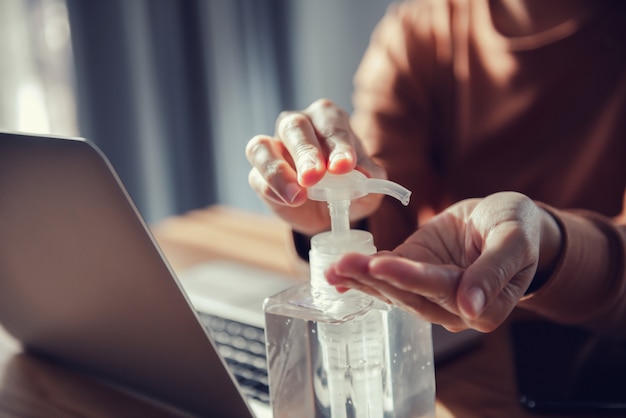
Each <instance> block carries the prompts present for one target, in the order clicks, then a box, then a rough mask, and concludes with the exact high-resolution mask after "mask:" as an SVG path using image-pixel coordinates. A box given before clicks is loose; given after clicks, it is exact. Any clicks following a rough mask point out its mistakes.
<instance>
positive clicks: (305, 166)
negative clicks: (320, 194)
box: [298, 159, 318, 172]
mask: <svg viewBox="0 0 626 418" xmlns="http://www.w3.org/2000/svg"><path fill="white" fill-rule="evenodd" d="M298 165H299V171H302V172H304V171H309V170H317V167H318V164H317V161H315V160H313V159H306V160H304V161H301V162H300V164H298Z"/></svg>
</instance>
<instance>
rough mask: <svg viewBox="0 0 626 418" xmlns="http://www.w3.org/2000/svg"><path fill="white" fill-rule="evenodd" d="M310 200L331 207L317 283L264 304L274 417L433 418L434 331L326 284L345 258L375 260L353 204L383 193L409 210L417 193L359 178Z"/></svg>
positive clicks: (321, 187) (318, 239) (333, 179)
mask: <svg viewBox="0 0 626 418" xmlns="http://www.w3.org/2000/svg"><path fill="white" fill-rule="evenodd" d="M307 193H308V197H309V199H312V200H319V201H326V202H328V207H329V211H330V216H331V230H330V231H328V232H323V233H320V234H318V235H315V236H314V237H313V238H312V240H311V251H310V254H309V262H310V282H309V283H307V284H303V285H299V286H295V287H292V288H290V289H287V290H285V291H283V292H281V293H278V294H276V295H274V296H271V297H269V298H268V299H266V301H265V304H264V310H265V323H266V332H265V334H266V348H267V361H268V372H269V387H270V401H271V405H272V409H273V414H274V417H275V418H282V417H316V418H317V417H320V418H322V417H323V418H348V417H351V418H352V417H354V418H408V417H411V418H425V417H428V418H431V417H433V418H434V416H435V376H434V365H433V349H432V335H431V325H430V323H428V322H426V321H424V320H422V319H421V318H419V317H417V316H415V315H412V314H410V313H408V312H405V311H403V310H401V309H399V308H397V307H394V306H392V305H389V304H386V303H384V302H382V301H379V300H377V299H374V298H372V297H370V296H368V295H366V294H364V293H362V292H359V291H357V290H349V291H348V292H346V293H343V294H341V293H339V292H337V291H336V290H335V288H334V287H333V286H331V285H329V284H328V282H327V281H326V278H325V276H324V272H325V270H326V269H327V268H328V267H329V266H330V265H331V264H332V263H334V262H335V261H337V260H338V259H339V258H340V257H341V256H342V255H343V254H346V253H362V254H373V253H375V252H376V248H375V246H374V243H373V237H372V235H371V234H370V233H369V232H367V231H360V230H352V229H350V221H349V207H350V202H351V200H354V199H357V198H359V197H362V196H365V195H367V194H369V193H383V194H387V195H390V196H393V197H395V198H397V199H398V200H400V201H401V202H402V203H403V204H405V205H407V204H408V201H409V197H410V191H408V190H407V189H405V188H404V187H402V186H400V185H398V184H396V183H393V182H391V181H387V180H380V179H369V178H367V177H365V176H364V175H363V174H362V173H360V172H358V171H352V172H351V173H348V174H344V175H332V174H326V176H325V177H324V178H323V179H322V180H321V181H320V182H319V183H318V184H316V185H315V186H314V187H312V188H309V189H308V190H307Z"/></svg>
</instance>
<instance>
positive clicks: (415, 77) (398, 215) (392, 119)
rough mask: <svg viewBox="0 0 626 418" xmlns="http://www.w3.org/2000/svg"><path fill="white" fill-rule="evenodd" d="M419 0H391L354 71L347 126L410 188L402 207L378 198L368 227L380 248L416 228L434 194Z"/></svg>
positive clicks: (429, 82) (428, 38) (429, 46)
mask: <svg viewBox="0 0 626 418" xmlns="http://www.w3.org/2000/svg"><path fill="white" fill-rule="evenodd" d="M418 5H419V2H414V1H410V2H404V3H400V4H393V5H392V6H390V8H389V9H388V11H387V13H386V15H385V16H384V18H383V19H382V20H381V21H380V23H379V24H378V25H377V27H376V29H375V30H374V32H373V34H372V38H371V40H370V44H369V47H368V49H367V51H366V52H365V54H364V57H363V59H362V61H361V64H360V66H359V68H358V70H357V72H356V74H355V77H354V95H353V104H354V112H353V114H352V126H353V130H354V132H355V134H356V135H357V136H358V137H359V138H360V139H361V141H362V142H363V143H364V145H365V148H366V151H367V153H368V154H369V155H370V156H372V158H373V159H374V160H375V161H376V162H377V163H378V164H380V165H381V166H383V167H384V168H385V170H386V171H387V174H388V177H389V179H390V180H392V181H395V182H397V183H399V184H401V185H403V186H404V187H406V188H408V189H409V190H411V191H412V193H413V194H412V197H411V202H410V204H409V206H408V207H407V208H405V207H403V206H402V205H400V204H399V203H398V202H396V201H394V200H393V199H389V198H385V199H383V203H382V206H381V207H380V209H379V210H378V211H377V212H376V213H375V214H374V215H373V216H371V217H370V219H369V227H370V230H371V232H372V233H373V234H374V240H375V243H376V246H377V247H378V248H379V249H388V250H389V249H393V248H395V247H396V246H397V245H399V244H401V243H402V242H403V241H404V239H406V237H408V236H409V235H410V234H411V233H412V232H414V231H415V229H416V228H417V213H418V212H419V210H420V208H421V207H422V206H424V205H430V204H431V203H432V202H433V201H434V200H435V198H434V193H435V192H436V191H437V190H440V189H441V187H437V184H436V181H437V174H436V172H435V171H434V170H433V164H432V162H433V161H436V160H437V158H436V155H434V154H435V153H436V149H435V148H434V144H437V142H436V141H435V140H434V139H433V135H432V130H433V127H434V126H436V116H434V112H436V110H435V109H434V108H433V106H432V99H431V98H432V97H433V96H434V94H433V93H432V91H431V89H432V88H434V86H435V83H434V80H433V77H434V74H435V73H436V71H435V70H434V60H435V58H436V45H435V43H434V42H433V33H432V20H431V19H430V17H429V15H430V14H431V13H432V11H431V10H428V7H426V6H424V7H422V8H420V7H418Z"/></svg>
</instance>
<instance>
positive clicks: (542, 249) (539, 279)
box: [526, 206, 563, 293]
mask: <svg viewBox="0 0 626 418" xmlns="http://www.w3.org/2000/svg"><path fill="white" fill-rule="evenodd" d="M538 207H539V211H540V213H541V220H540V232H539V237H540V241H539V260H538V262H537V271H536V273H535V277H534V278H533V281H532V283H531V285H530V287H529V289H528V291H527V292H526V293H531V292H534V291H537V290H538V289H539V288H540V287H541V286H542V285H543V284H544V283H545V282H546V281H547V280H548V278H549V277H550V276H551V275H552V273H553V272H554V269H555V268H556V266H557V264H558V262H559V259H560V257H561V248H562V246H563V243H562V234H561V228H560V227H559V224H558V222H557V221H556V219H555V218H554V216H552V214H551V213H550V212H548V211H547V210H546V209H544V208H542V207H541V206H538Z"/></svg>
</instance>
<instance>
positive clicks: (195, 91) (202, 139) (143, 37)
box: [66, 0, 389, 223]
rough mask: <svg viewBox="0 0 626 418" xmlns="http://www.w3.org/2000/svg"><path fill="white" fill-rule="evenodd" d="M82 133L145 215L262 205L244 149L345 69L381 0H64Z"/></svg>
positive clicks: (337, 93) (330, 87) (347, 72)
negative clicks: (217, 206) (251, 184)
mask: <svg viewBox="0 0 626 418" xmlns="http://www.w3.org/2000/svg"><path fill="white" fill-rule="evenodd" d="M66 1H67V9H68V15H69V21H70V28H71V33H72V47H73V56H74V61H75V73H76V85H77V86H76V87H77V103H78V106H77V108H78V109H77V110H78V120H79V129H80V134H81V136H83V137H85V138H87V139H89V140H91V141H93V142H94V143H96V144H97V145H98V146H99V147H100V148H101V149H102V150H103V151H104V153H105V154H106V155H107V156H108V157H109V159H110V160H111V163H112V164H113V166H114V167H115V169H116V170H117V172H118V174H119V176H120V178H121V179H122V181H123V182H124V184H125V185H126V188H127V189H128V191H129V194H130V195H131V197H132V198H133V200H134V201H135V203H136V205H137V207H138V209H139V210H140V212H141V213H142V214H143V216H144V218H146V220H147V221H148V222H149V223H150V222H155V221H158V220H160V219H161V218H163V217H165V216H168V215H171V214H179V213H183V212H185V211H188V210H191V209H195V208H199V207H203V206H206V205H210V204H214V203H219V204H225V205H229V206H233V207H238V208H242V209H246V210H252V211H257V212H265V211H266V209H265V207H264V206H263V204H262V203H261V202H260V201H259V200H258V198H257V197H256V196H255V195H254V193H253V192H252V191H251V190H250V188H249V186H248V184H247V175H248V170H249V167H248V164H247V161H246V160H245V153H244V148H245V144H246V143H247V142H248V140H249V139H250V138H251V137H252V136H253V135H255V134H258V133H266V134H272V133H273V131H274V121H275V118H276V116H277V115H278V113H279V112H280V111H281V110H283V109H293V108H302V107H304V106H306V105H308V104H309V103H310V102H311V101H312V100H314V99H316V98H319V97H328V98H330V99H333V100H335V101H337V102H338V103H339V104H341V105H343V106H344V107H347V108H349V103H350V94H351V77H352V74H353V72H354V70H355V69H356V66H357V64H358V61H359V59H360V56H361V54H362V52H363V50H364V49H365V47H366V45H367V42H368V39H369V35H370V32H371V30H372V28H373V26H374V24H375V23H376V22H377V21H378V20H379V19H380V17H381V16H382V14H383V12H384V10H385V8H386V6H387V4H388V3H389V0H342V1H341V2H336V1H335V0H315V1H311V0H101V1H85V0H66Z"/></svg>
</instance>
